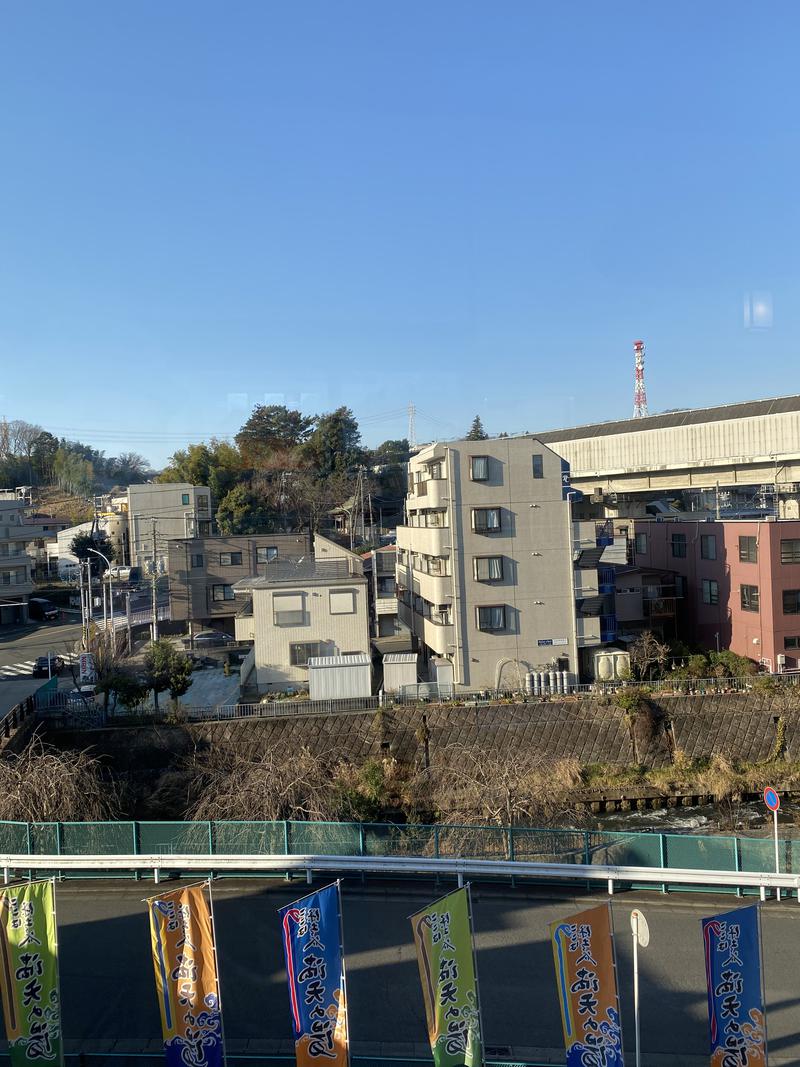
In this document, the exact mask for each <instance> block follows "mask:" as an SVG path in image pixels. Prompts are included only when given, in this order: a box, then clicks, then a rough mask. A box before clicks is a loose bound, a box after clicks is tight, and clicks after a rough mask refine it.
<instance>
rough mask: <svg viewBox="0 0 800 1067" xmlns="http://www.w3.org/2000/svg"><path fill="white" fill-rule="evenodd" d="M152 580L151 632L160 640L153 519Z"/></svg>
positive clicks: (154, 526)
mask: <svg viewBox="0 0 800 1067" xmlns="http://www.w3.org/2000/svg"><path fill="white" fill-rule="evenodd" d="M150 580H151V582H152V589H151V592H152V602H153V624H152V627H151V632H152V636H153V640H154V641H157V640H158V561H157V559H156V520H155V519H153V573H152V575H151V577H150Z"/></svg>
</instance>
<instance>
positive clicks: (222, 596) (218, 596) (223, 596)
mask: <svg viewBox="0 0 800 1067" xmlns="http://www.w3.org/2000/svg"><path fill="white" fill-rule="evenodd" d="M211 599H212V600H233V599H235V598H234V593H233V586H232V585H212V586H211Z"/></svg>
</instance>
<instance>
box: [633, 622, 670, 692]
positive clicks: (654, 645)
mask: <svg viewBox="0 0 800 1067" xmlns="http://www.w3.org/2000/svg"><path fill="white" fill-rule="evenodd" d="M628 655H629V656H630V660H631V673H632V674H633V675H634V677H635V678H637V679H638V680H639V681H640V682H641V681H644V680H645V679H647V678H652V676H653V671H654V670H656V669H658V671H659V673H663V671H664V668H665V667H666V665H667V660H668V659H669V646H668V645H665V644H663V643H662V642H661V641H659V640H658V638H657V637H656V636H655V634H654V633H653V632H652V630H645V631H644V632H643V633H641V634H640V635H639V637H637V638H636V640H635V641H634V642H633V644H632V645H630V646H629V648H628Z"/></svg>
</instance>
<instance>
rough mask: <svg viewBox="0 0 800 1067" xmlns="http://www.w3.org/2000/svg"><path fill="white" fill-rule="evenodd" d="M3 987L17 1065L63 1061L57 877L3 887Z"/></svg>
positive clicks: (0, 971)
mask: <svg viewBox="0 0 800 1067" xmlns="http://www.w3.org/2000/svg"><path fill="white" fill-rule="evenodd" d="M0 955H2V961H0V986H1V987H2V998H3V1016H4V1018H5V1022H6V1037H7V1038H8V1046H9V1053H10V1056H11V1065H12V1067H21V1065H22V1064H30V1063H52V1064H59V1065H63V1063H64V1048H63V1042H62V1037H61V992H60V989H59V982H58V938H57V936H56V905H55V890H54V888H53V882H52V880H50V881H46V882H26V883H22V884H20V885H15V886H8V887H4V888H2V889H0Z"/></svg>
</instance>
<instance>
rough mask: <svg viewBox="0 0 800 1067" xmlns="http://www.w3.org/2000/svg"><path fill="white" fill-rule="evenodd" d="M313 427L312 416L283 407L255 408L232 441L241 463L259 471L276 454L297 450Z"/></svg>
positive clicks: (276, 405) (273, 405)
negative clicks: (242, 461) (236, 448)
mask: <svg viewBox="0 0 800 1067" xmlns="http://www.w3.org/2000/svg"><path fill="white" fill-rule="evenodd" d="M313 426H314V418H313V416H308V415H303V414H302V412H300V411H295V410H293V409H291V408H287V407H285V406H284V405H283V404H269V405H264V404H256V406H255V407H254V408H253V412H252V414H251V415H250V418H249V419H248V420H247V422H246V423H245V424H244V426H243V427H242V428H241V430H240V431H239V432H238V433H237V435H236V438H235V440H236V444H237V445H238V446H239V451H240V452H241V454H242V457H243V459H244V461H245V462H246V463H247V464H249V465H250V466H252V467H260V466H262V465H263V464H264V463H265V462H268V461H269V460H270V458H273V457H274V456H275V455H276V454H278V455H279V456H283V455H286V454H287V453H292V452H293V451H294V450H295V449H297V448H299V447H300V445H302V444H304V443H305V442H306V441H307V440H308V438H309V436H310V434H311V430H312V428H313Z"/></svg>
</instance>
